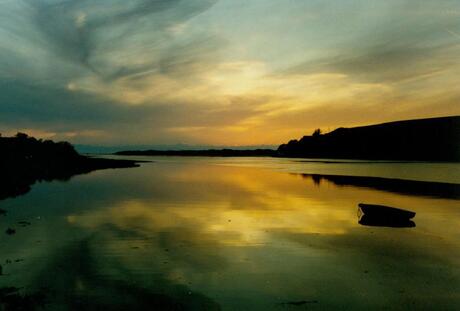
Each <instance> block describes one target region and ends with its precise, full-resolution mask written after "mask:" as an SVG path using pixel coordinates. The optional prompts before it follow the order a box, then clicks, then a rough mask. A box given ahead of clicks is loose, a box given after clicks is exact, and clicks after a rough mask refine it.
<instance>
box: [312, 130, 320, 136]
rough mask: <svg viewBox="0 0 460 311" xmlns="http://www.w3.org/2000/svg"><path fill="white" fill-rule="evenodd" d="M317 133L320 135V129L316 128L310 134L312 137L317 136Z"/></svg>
mask: <svg viewBox="0 0 460 311" xmlns="http://www.w3.org/2000/svg"><path fill="white" fill-rule="evenodd" d="M319 135H321V129H316V130H315V131H314V132H313V135H312V136H313V137H317V136H319Z"/></svg>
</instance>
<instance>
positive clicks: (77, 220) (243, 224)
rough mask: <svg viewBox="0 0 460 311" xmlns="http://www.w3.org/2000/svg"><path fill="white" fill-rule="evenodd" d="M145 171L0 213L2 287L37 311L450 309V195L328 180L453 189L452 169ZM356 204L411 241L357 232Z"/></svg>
mask: <svg viewBox="0 0 460 311" xmlns="http://www.w3.org/2000/svg"><path fill="white" fill-rule="evenodd" d="M147 159H149V160H154V161H155V162H153V163H143V164H142V165H141V167H139V168H131V169H117V170H104V171H96V172H92V173H90V174H88V175H80V176H76V177H74V178H72V179H71V180H70V181H69V182H51V183H40V184H36V185H34V186H33V188H32V191H30V192H29V193H28V194H26V195H24V196H21V197H18V198H10V199H6V200H4V201H0V208H1V209H4V210H7V211H8V214H7V215H6V216H0V229H1V230H2V234H0V264H1V265H2V266H3V275H2V276H0V288H1V287H5V286H14V287H18V288H22V289H21V292H22V293H35V292H43V293H44V295H45V296H46V305H45V307H46V309H47V310H62V309H64V310H65V309H70V310H95V309H98V308H105V309H107V310H126V309H127V308H128V306H129V307H130V308H131V309H133V310H143V309H146V310H152V309H153V310H220V309H222V310H305V309H307V310H408V309H412V310H457V309H458V305H460V294H459V293H460V260H458V258H459V256H460V204H459V202H460V201H459V200H458V195H459V194H458V193H453V194H452V193H451V191H452V189H451V190H448V191H444V192H443V191H440V192H434V193H432V192H430V191H427V192H424V191H414V189H420V187H419V186H420V185H419V184H416V185H415V186H414V187H415V188H412V186H410V185H411V184H403V186H402V187H404V188H407V189H406V190H407V191H404V190H405V189H395V188H394V187H391V183H392V182H393V181H392V180H383V181H384V183H383V185H384V186H381V184H382V179H379V183H377V184H376V183H375V181H373V180H372V179H359V180H356V179H345V180H343V179H341V180H339V181H338V180H337V179H334V178H333V177H331V176H330V175H352V176H361V175H366V176H374V177H385V178H398V179H414V180H425V181H437V182H445V183H451V184H452V183H460V182H459V181H458V179H457V178H458V174H457V173H458V172H459V165H458V164H430V163H416V164H408V163H365V162H361V163H325V162H327V161H323V162H299V161H293V160H287V159H271V158H162V157H154V158H147ZM301 173H302V174H301ZM310 174H315V175H310ZM322 175H326V176H322ZM379 185H380V186H379ZM385 185H386V186H385ZM389 185H390V186H389ZM408 185H409V186H408ZM425 186H426V185H425ZM428 186H429V187H432V186H433V185H431V184H428ZM444 186H445V185H444ZM417 187H418V188H417ZM441 188H442V187H441ZM423 189H425V188H423V187H422V190H423ZM449 191H450V192H449ZM361 202H366V203H376V204H384V205H390V206H395V207H400V208H404V209H409V210H412V211H414V212H416V213H417V215H416V216H415V218H414V222H415V224H416V227H414V228H389V227H372V226H363V225H360V224H358V217H357V204H358V203H361ZM19 221H28V222H30V223H31V225H25V226H21V225H20V224H18V222H19ZM8 227H11V228H14V229H16V234H14V235H6V234H3V232H4V230H6V228H8ZM7 261H8V262H7Z"/></svg>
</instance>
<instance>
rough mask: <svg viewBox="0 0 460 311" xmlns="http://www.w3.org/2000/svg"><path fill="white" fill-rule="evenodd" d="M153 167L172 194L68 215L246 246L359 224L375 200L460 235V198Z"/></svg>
mask: <svg viewBox="0 0 460 311" xmlns="http://www.w3.org/2000/svg"><path fill="white" fill-rule="evenodd" d="M154 173H155V174H160V175H159V176H158V175H157V176H156V177H155V178H154V179H153V180H152V182H154V183H156V182H158V180H163V181H162V182H166V184H165V185H164V187H163V188H161V189H162V190H164V191H169V192H171V191H172V192H173V196H172V197H170V196H168V197H167V198H165V199H162V198H157V197H155V196H152V197H147V198H144V199H142V200H141V199H130V200H127V201H121V202H117V203H116V204H115V205H114V206H110V207H109V208H104V209H100V210H96V211H90V212H86V213H84V214H81V215H78V214H77V215H69V216H68V217H67V219H68V221H69V223H72V224H75V225H79V226H82V227H88V228H97V227H98V226H101V225H104V224H107V223H110V224H112V225H115V226H117V227H118V228H120V229H123V230H134V231H138V232H139V233H142V234H144V235H148V234H150V233H156V232H162V231H171V230H174V229H175V228H187V229H189V230H192V231H199V232H204V233H206V235H207V236H208V238H210V239H213V240H216V241H218V243H220V244H231V245H239V246H243V245H251V244H260V243H267V242H269V241H270V239H271V237H270V233H271V232H280V231H288V232H295V233H298V234H302V233H304V234H313V233H316V234H323V235H326V234H334V235H336V234H345V233H347V232H348V231H350V230H351V229H353V228H356V227H358V225H357V217H356V212H357V204H358V203H360V202H370V203H377V204H385V205H390V206H397V207H402V208H407V209H410V210H413V211H415V212H418V214H417V217H416V218H415V221H416V223H417V226H418V227H419V229H421V230H423V231H425V230H426V231H427V232H433V233H434V232H436V231H437V230H439V229H441V230H442V231H443V232H444V233H448V236H449V237H451V238H452V239H457V238H458V237H460V236H459V230H458V228H459V225H460V217H445V216H446V214H448V213H450V214H452V216H454V215H455V216H459V215H460V212H459V211H456V208H457V207H458V201H455V200H446V199H434V198H430V199H427V198H423V197H414V196H405V195H399V194H392V193H387V192H382V191H375V190H372V189H362V188H356V187H353V186H336V185H334V184H333V183H332V182H330V181H327V180H322V181H321V183H320V184H318V183H317V182H316V183H315V181H314V180H313V178H310V177H304V176H302V175H299V174H287V173H279V172H274V171H270V170H265V169H252V168H241V167H232V166H219V165H214V166H212V165H209V166H205V165H203V164H194V165H188V166H184V167H181V169H180V170H173V171H169V172H165V171H163V170H161V169H160V170H155V171H154ZM163 174H164V175H163ZM155 186H157V187H158V185H157V184H156V185H155ZM419 229H417V230H419Z"/></svg>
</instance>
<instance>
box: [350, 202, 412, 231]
mask: <svg viewBox="0 0 460 311" xmlns="http://www.w3.org/2000/svg"><path fill="white" fill-rule="evenodd" d="M358 207H359V208H358V218H359V219H358V223H359V224H361V225H365V226H378V227H394V228H411V227H415V223H414V222H413V221H411V220H410V219H412V218H414V217H415V212H412V211H408V210H404V209H400V208H395V207H390V206H385V205H376V204H364V203H360V204H358Z"/></svg>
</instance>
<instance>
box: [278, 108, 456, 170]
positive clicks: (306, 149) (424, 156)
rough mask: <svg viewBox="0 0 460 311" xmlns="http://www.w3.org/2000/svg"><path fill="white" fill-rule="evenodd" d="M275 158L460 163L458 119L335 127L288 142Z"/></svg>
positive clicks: (448, 118) (282, 146)
mask: <svg viewBox="0 0 460 311" xmlns="http://www.w3.org/2000/svg"><path fill="white" fill-rule="evenodd" d="M278 156H282V157H305V158H333V159H334V158H335V159H339V158H340V159H371V160H405V161H454V162H457V161H460V117H459V116H455V117H443V118H432V119H419V120H408V121H397V122H390V123H383V124H377V125H370V126H360V127H353V128H338V129H336V130H334V131H332V132H330V133H327V134H322V135H321V134H319V133H318V132H317V133H315V134H314V135H312V136H304V137H303V138H301V139H300V140H291V141H290V142H289V143H287V144H283V145H281V146H280V147H279V148H278Z"/></svg>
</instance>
